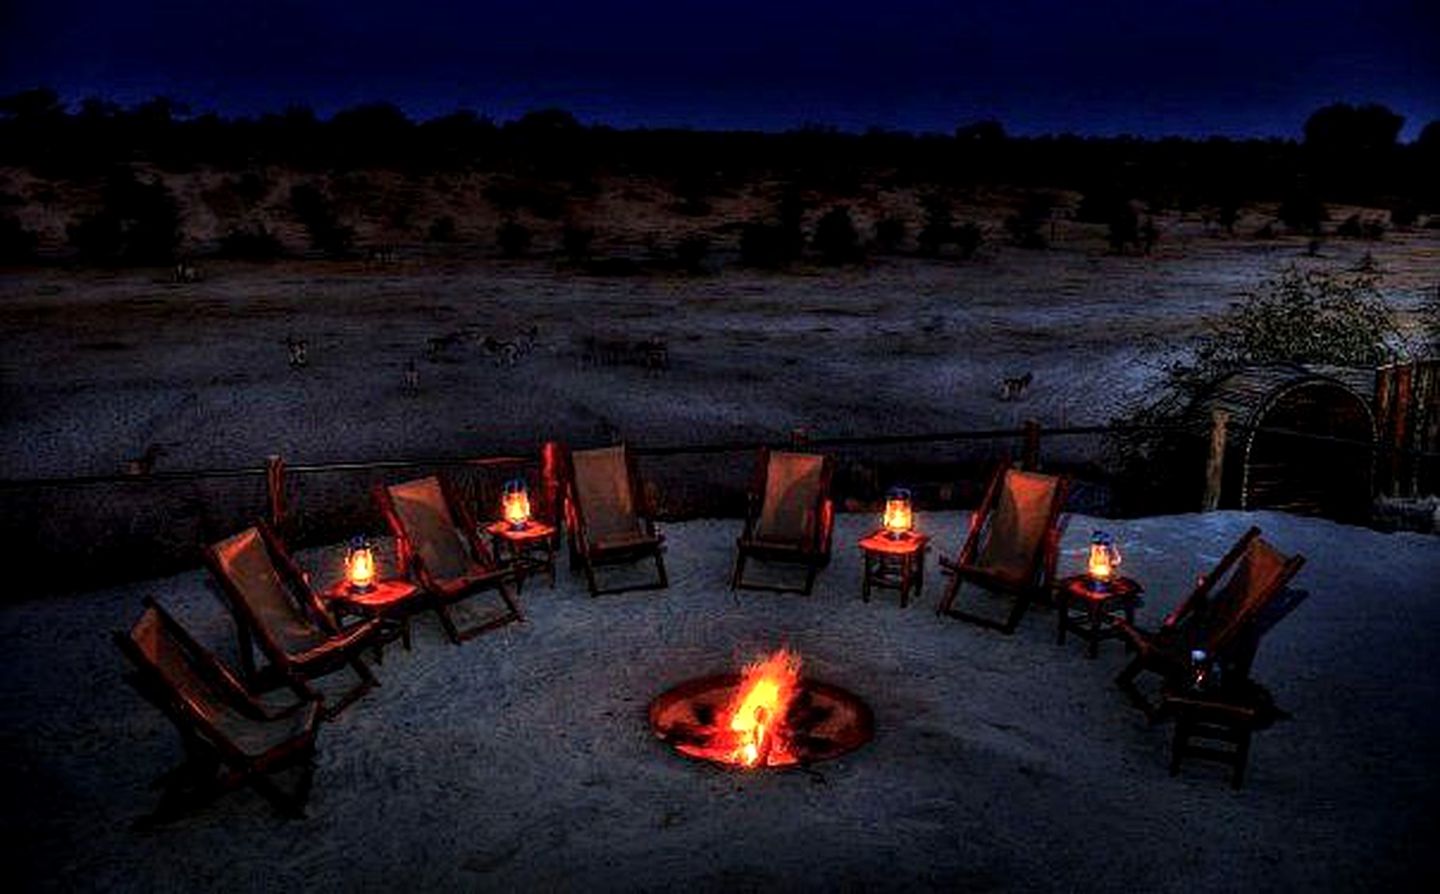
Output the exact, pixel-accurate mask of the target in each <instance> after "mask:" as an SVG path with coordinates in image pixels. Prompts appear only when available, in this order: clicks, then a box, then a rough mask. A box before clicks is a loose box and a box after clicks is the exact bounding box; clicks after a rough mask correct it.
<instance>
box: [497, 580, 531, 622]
mask: <svg viewBox="0 0 1440 894" xmlns="http://www.w3.org/2000/svg"><path fill="white" fill-rule="evenodd" d="M519 595H520V587H519V586H518V585H517V586H516V587H515V593H514V595H511V593H510V588H509V587H507V586H505V585H504V584H501V585H500V598H501V599H503V600H505V605H506V607H508V608H509V609H510V613H511V614H512V615H514V616H515V620H517V621H520V622H521V623H524V621H525V613H524V612H522V611H521V610H520V603H519V601H518V600H517V599H516V597H517V596H519Z"/></svg>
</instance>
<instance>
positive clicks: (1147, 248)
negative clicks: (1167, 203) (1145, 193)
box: [1140, 216, 1160, 255]
mask: <svg viewBox="0 0 1440 894" xmlns="http://www.w3.org/2000/svg"><path fill="white" fill-rule="evenodd" d="M1159 241H1160V228H1159V227H1157V226H1155V218H1153V217H1149V216H1147V217H1146V218H1145V221H1144V222H1143V223H1141V224H1140V250H1141V251H1143V252H1144V253H1145V254H1147V255H1148V254H1150V252H1151V251H1153V250H1154V249H1155V243H1157V242H1159Z"/></svg>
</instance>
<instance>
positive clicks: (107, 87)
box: [0, 0, 1440, 139]
mask: <svg viewBox="0 0 1440 894" xmlns="http://www.w3.org/2000/svg"><path fill="white" fill-rule="evenodd" d="M0 10H3V11H0V33H3V36H0V92H5V93H9V92H13V91H16V90H20V89H24V88H28V87H32V86H37V85H42V84H44V85H50V86H53V87H55V88H56V89H57V90H59V91H60V92H61V94H62V96H64V97H65V98H67V99H71V100H74V99H78V98H80V97H82V96H87V95H101V96H105V97H108V98H110V99H114V100H116V101H119V102H122V103H126V104H129V103H132V102H135V101H138V100H140V99H144V98H147V97H149V96H152V95H157V94H165V95H169V96H173V97H175V98H177V99H180V100H182V101H185V102H188V103H190V104H191V105H192V107H193V108H194V109H195V110H196V111H208V110H215V111H221V112H225V113H231V114H243V113H252V112H257V111H265V110H278V109H280V108H281V107H283V106H284V105H286V104H287V103H292V102H301V103H306V104H308V105H311V106H313V107H314V108H315V109H316V110H317V111H318V112H320V113H322V114H328V113H330V112H333V111H334V110H335V109H337V108H341V107H344V106H346V105H352V104H355V103H358V102H363V101H374V100H389V101H393V102H395V103H397V104H398V105H400V106H401V107H402V108H404V109H405V110H406V111H407V112H409V113H410V114H411V115H412V116H416V117H429V116H433V115H437V114H442V113H444V112H448V111H452V110H454V109H456V108H459V107H468V108H473V109H475V110H476V111H478V112H481V113H482V114H488V115H491V116H493V117H496V118H502V119H504V118H512V117H515V116H516V115H518V114H520V113H522V112H524V111H525V110H527V109H530V108H536V107H540V106H548V105H555V106H561V107H564V108H568V109H570V110H572V111H574V112H575V113H576V114H578V115H579V116H580V117H581V118H582V120H586V121H603V122H606V123H611V124H615V125H618V126H635V125H655V126H666V125H688V126H693V127H745V128H761V129H783V128H787V127H793V126H797V125H799V124H802V123H806V122H816V123H828V124H835V125H838V126H840V127H842V128H844V129H847V130H860V129H863V128H865V127H866V126H869V125H881V126H886V127H892V128H899V129H905V130H915V131H921V130H934V131H945V132H948V131H950V130H951V129H953V128H954V126H955V125H956V124H958V123H963V122H968V121H973V120H977V119H981V118H986V117H995V118H998V119H1000V120H1001V121H1002V122H1003V123H1004V124H1005V126H1006V128H1007V130H1009V131H1010V132H1012V133H1021V134H1034V133H1058V132H1061V131H1073V132H1078V133H1087V134H1113V133H1122V132H1129V133H1136V134H1143V135H1148V136H1157V135H1163V134H1181V135H1206V134H1212V133H1215V134H1225V135H1231V136H1246V135H1260V136H1270V135H1277V136H1297V137H1298V136H1299V135H1300V127H1301V125H1302V124H1303V122H1304V120H1305V117H1306V116H1307V115H1308V114H1309V113H1310V112H1311V111H1313V110H1314V109H1316V108H1318V107H1319V106H1321V105H1324V104H1326V103H1329V102H1334V101H1346V102H1368V101H1375V102H1382V103H1385V104H1386V105H1389V106H1390V107H1391V108H1392V109H1394V110H1395V111H1397V112H1399V113H1401V114H1403V115H1405V116H1406V127H1405V130H1404V131H1403V133H1402V139H1410V138H1413V137H1414V135H1415V134H1416V133H1417V132H1418V130H1419V128H1420V127H1422V126H1423V125H1424V124H1425V123H1426V122H1427V121H1430V120H1433V119H1436V118H1440V49H1437V47H1440V2H1437V0H1372V2H1368V3H1364V2H1341V0H1149V2H1146V0H1100V2H1069V3H1067V2H1056V0H1009V2H1003V0H995V2H990V3H974V2H963V0H948V2H947V0H893V2H888V3H873V2H872V3H864V4H860V3H845V2H842V0H831V2H817V0H764V2H760V0H728V2H727V0H718V2H717V0H706V2H695V0H608V2H607V0H595V2H583V0H525V2H514V3H506V4H497V3H489V2H483V0H472V2H443V0H394V2H385V3H379V2H368V0H347V2H339V0H304V2H302V0H231V2H213V3H212V2H189V3H185V2H174V0H137V2H103V0H44V2H39V0H8V2H7V0H0Z"/></svg>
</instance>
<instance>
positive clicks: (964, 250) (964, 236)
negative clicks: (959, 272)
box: [951, 220, 985, 260]
mask: <svg viewBox="0 0 1440 894" xmlns="http://www.w3.org/2000/svg"><path fill="white" fill-rule="evenodd" d="M951 234H952V236H953V237H954V240H955V251H956V253H957V254H959V255H960V257H961V258H964V259H966V260H969V259H970V258H973V257H975V253H976V252H978V251H979V250H980V246H981V244H982V243H984V241H985V232H984V231H983V230H981V229H980V225H979V224H976V223H973V222H971V221H968V220H967V221H966V222H965V223H963V224H961V225H960V226H958V227H955V228H954V229H953V230H951Z"/></svg>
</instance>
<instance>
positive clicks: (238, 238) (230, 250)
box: [218, 224, 285, 261]
mask: <svg viewBox="0 0 1440 894" xmlns="http://www.w3.org/2000/svg"><path fill="white" fill-rule="evenodd" d="M218 254H219V256H220V257H222V258H233V259H235V260H238V261H273V260H275V259H276V258H279V257H283V256H284V254H285V246H284V245H283V244H281V242H280V239H279V237H277V236H276V235H275V234H274V233H272V232H270V230H269V229H267V228H266V227H265V226H264V225H263V224H257V225H256V226H254V227H253V228H246V227H241V228H237V229H234V230H231V231H230V232H228V233H226V234H225V235H224V236H222V237H221V238H220V248H219V251H218Z"/></svg>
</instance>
